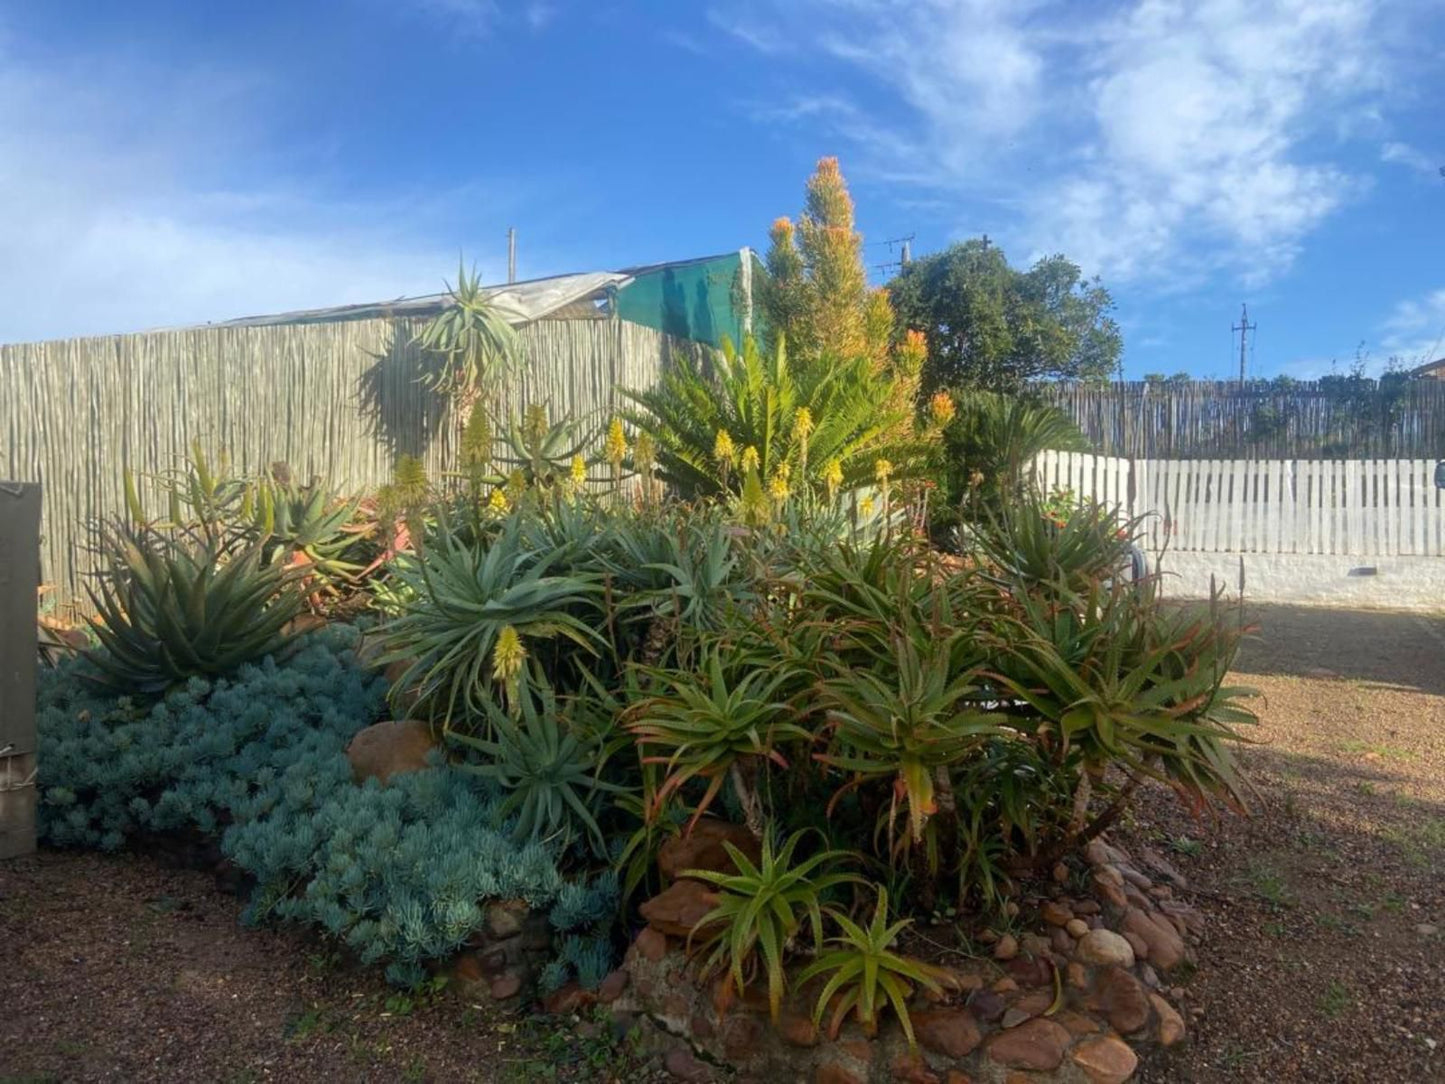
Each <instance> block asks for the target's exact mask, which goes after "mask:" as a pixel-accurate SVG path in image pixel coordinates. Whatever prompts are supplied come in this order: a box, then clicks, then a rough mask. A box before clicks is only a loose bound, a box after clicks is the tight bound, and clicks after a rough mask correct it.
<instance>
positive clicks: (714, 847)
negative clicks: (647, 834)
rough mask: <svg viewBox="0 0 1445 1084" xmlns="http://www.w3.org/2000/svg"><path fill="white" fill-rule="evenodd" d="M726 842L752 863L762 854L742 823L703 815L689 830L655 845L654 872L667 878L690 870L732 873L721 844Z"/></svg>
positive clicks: (733, 866) (732, 868)
mask: <svg viewBox="0 0 1445 1084" xmlns="http://www.w3.org/2000/svg"><path fill="white" fill-rule="evenodd" d="M726 843H730V844H732V845H733V846H734V847H736V848H737V849H738V850H739V851H741V852H742V853H743V855H744V856H745V857H746V858H747V859H748V860H749V861H750V862H753V863H754V864H756V863H757V862H758V861H759V860H760V859H761V857H762V845H761V844H760V843H759V842H758V841H757V839H756V838H754V836H753V834H752V833H751V832H749V831H748V830H747V829H746V828H744V827H743V826H742V825H740V824H732V823H730V822H728V821H724V820H718V819H717V818H716V817H704V818H703V819H702V820H700V821H698V822H697V824H696V825H695V826H694V827H693V830H692V831H691V832H688V833H685V834H683V835H678V836H673V837H672V838H671V839H668V840H667V841H666V842H665V843H663V845H662V846H661V847H659V848H658V851H657V868H658V871H659V872H660V873H661V874H662V876H663V877H664V878H666V879H667V880H669V881H675V880H677V879H678V878H679V877H681V876H683V875H684V874H685V873H686V871H688V870H690V869H700V870H709V871H711V872H714V873H736V872H737V871H738V870H737V866H736V865H735V864H734V863H733V860H732V856H731V855H730V854H728V852H727V849H726V848H725V847H724V846H723V845H724V844H726Z"/></svg>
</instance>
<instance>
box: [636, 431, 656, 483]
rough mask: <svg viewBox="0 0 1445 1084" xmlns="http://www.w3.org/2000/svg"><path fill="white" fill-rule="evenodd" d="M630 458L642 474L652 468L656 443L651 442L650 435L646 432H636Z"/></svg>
mask: <svg viewBox="0 0 1445 1084" xmlns="http://www.w3.org/2000/svg"><path fill="white" fill-rule="evenodd" d="M632 458H633V461H634V462H635V463H636V464H637V469H638V470H640V471H642V472H643V473H644V474H646V473H647V472H648V471H649V470H651V469H652V465H653V462H654V461H655V460H656V458H657V445H655V444H654V443H653V442H652V437H650V436H649V435H648V434H646V433H638V434H637V440H636V441H635V442H634V443H633V445H632Z"/></svg>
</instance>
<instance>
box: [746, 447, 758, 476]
mask: <svg viewBox="0 0 1445 1084" xmlns="http://www.w3.org/2000/svg"><path fill="white" fill-rule="evenodd" d="M758 464H759V460H758V450H757V449H756V448H754V447H753V446H752V445H751V444H749V445H748V446H747V447H746V448H744V449H743V464H742V465H743V471H744V472H747V471H750V470H757V469H758Z"/></svg>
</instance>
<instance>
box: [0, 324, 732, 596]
mask: <svg viewBox="0 0 1445 1084" xmlns="http://www.w3.org/2000/svg"><path fill="white" fill-rule="evenodd" d="M419 325H420V321H418V320H416V319H410V320H409V319H399V318H388V319H370V320H352V321H337V322H333V323H314V324H278V325H268V326H249V327H234V326H232V327H200V328H186V329H181V330H176V331H159V332H148V333H143V334H136V335H115V336H106V337H103V338H84V339H67V340H60V341H54V342H42V343H26V344H19V345H11V346H0V479H5V480H10V481H16V482H39V483H42V485H43V486H44V491H43V492H44V509H43V521H42V522H43V525H44V527H43V539H42V544H41V568H42V576H43V579H44V582H46V583H48V584H51V585H53V589H54V595H55V597H56V599H57V601H58V602H59V603H60V604H61V605H62V606H71V605H78V604H82V603H83V600H84V599H85V592H84V587H83V584H84V582H85V578H86V577H87V575H88V574H90V573H91V572H93V571H94V570H95V567H96V563H95V558H94V555H93V554H92V553H91V552H90V548H91V547H92V546H93V544H94V542H95V541H96V531H97V527H98V525H99V524H100V523H101V522H103V521H104V520H105V519H107V518H109V517H113V516H115V515H117V514H119V513H121V512H122V511H123V509H124V494H123V475H124V472H125V471H126V470H127V469H128V470H130V471H132V472H134V473H135V474H136V475H137V476H140V477H144V476H147V475H156V474H159V473H162V472H165V471H168V470H171V469H173V468H175V467H176V466H177V464H178V463H179V462H180V461H181V459H182V458H183V457H184V456H185V455H187V454H188V453H189V451H190V448H191V446H192V444H193V443H198V444H199V445H200V447H201V448H202V450H203V451H204V452H205V453H206V454H207V455H208V456H209V457H211V458H212V459H213V460H216V461H219V459H220V458H221V457H222V456H225V457H226V458H227V460H228V463H229V467H230V469H231V470H233V471H235V472H237V473H246V474H250V473H255V472H258V471H261V470H263V469H265V468H267V467H269V466H270V465H271V464H272V463H275V462H285V463H288V464H290V465H291V467H292V468H293V470H294V471H295V473H296V474H297V476H299V477H302V478H309V477H312V476H318V475H319V476H321V477H324V478H325V479H327V481H328V482H329V483H330V484H331V485H333V486H335V487H338V488H340V489H343V490H347V491H353V492H359V491H363V490H367V489H371V488H374V487H376V486H378V485H380V484H382V483H384V482H386V481H388V480H389V479H390V477H391V473H392V469H393V467H394V465H395V463H396V460H397V458H398V456H400V455H402V454H408V455H415V456H417V457H418V458H420V459H421V460H422V461H423V462H424V463H425V465H426V468H427V470H428V473H429V474H430V475H431V476H433V477H436V476H437V475H439V474H440V473H441V472H442V471H443V470H444V469H447V468H448V467H450V466H451V465H452V464H453V463H454V462H455V452H456V444H457V437H458V431H457V425H456V422H455V421H454V419H453V418H452V416H451V414H450V412H449V411H448V410H447V407H446V404H445V403H444V402H442V401H440V400H439V399H438V398H437V396H435V395H434V394H433V393H432V392H430V391H429V390H428V389H427V388H426V387H425V386H423V385H422V384H420V383H419V382H418V381H417V379H416V376H417V373H418V372H419V367H420V363H421V358H420V357H419V355H418V352H417V350H416V348H415V347H414V346H413V345H412V337H413V335H414V333H415V332H416V330H417V329H418V327H419ZM520 337H521V344H522V356H523V364H522V366H521V373H520V377H519V378H518V379H515V380H512V381H509V382H508V383H507V385H506V386H505V387H503V388H502V389H500V391H499V400H500V402H501V406H502V409H503V411H504V412H505V413H507V414H509V415H512V416H515V415H517V414H519V413H520V411H521V408H522V406H523V405H524V404H526V403H528V402H546V403H547V404H548V408H549V413H550V414H551V416H552V417H553V418H559V417H561V416H562V415H564V414H567V413H571V414H572V415H573V416H574V417H578V418H584V419H591V420H592V421H593V423H594V424H596V425H601V424H602V423H603V422H604V421H605V419H606V417H608V416H609V415H610V414H611V412H612V411H613V410H614V408H615V407H616V406H618V405H619V404H618V394H617V393H618V390H619V389H622V388H643V387H646V386H648V385H650V384H652V383H653V382H655V381H656V379H657V377H658V376H659V374H660V373H661V372H662V371H663V369H664V367H665V366H666V365H668V364H670V362H671V360H672V359H673V358H674V357H676V356H680V355H682V354H687V355H689V356H694V357H695V356H697V355H698V354H699V352H701V351H704V350H705V348H702V347H698V346H697V345H696V344H693V343H689V342H686V341H684V340H680V339H675V338H672V337H670V336H667V335H664V334H663V333H661V332H658V331H654V330H652V329H651V328H646V327H642V326H641V325H638V324H633V323H629V322H626V321H621V320H605V319H602V320H541V321H538V322H536V323H534V324H531V325H528V326H527V327H524V328H522V329H521V331H520Z"/></svg>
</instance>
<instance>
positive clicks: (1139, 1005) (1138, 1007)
mask: <svg viewBox="0 0 1445 1084" xmlns="http://www.w3.org/2000/svg"><path fill="white" fill-rule="evenodd" d="M1094 985H1095V989H1094V992H1095V995H1096V1000H1097V1003H1098V1006H1099V1007H1100V1008H1101V1009H1103V1011H1104V1015H1105V1017H1106V1019H1108V1021H1109V1023H1110V1025H1112V1026H1113V1028H1114V1030H1115V1031H1118V1032H1121V1033H1122V1034H1124V1035H1128V1034H1129V1033H1130V1032H1134V1031H1138V1030H1139V1029H1140V1028H1142V1027H1144V1025H1145V1024H1147V1023H1149V1010H1150V1005H1149V995H1148V994H1147V993H1145V991H1144V987H1143V986H1142V985H1141V984H1140V982H1139V980H1138V979H1136V978H1135V977H1134V976H1133V975H1131V974H1130V973H1129V972H1127V971H1125V970H1124V969H1123V968H1121V967H1107V968H1104V969H1103V970H1102V971H1100V972H1099V974H1098V975H1097V976H1096V978H1095V984H1094Z"/></svg>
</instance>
